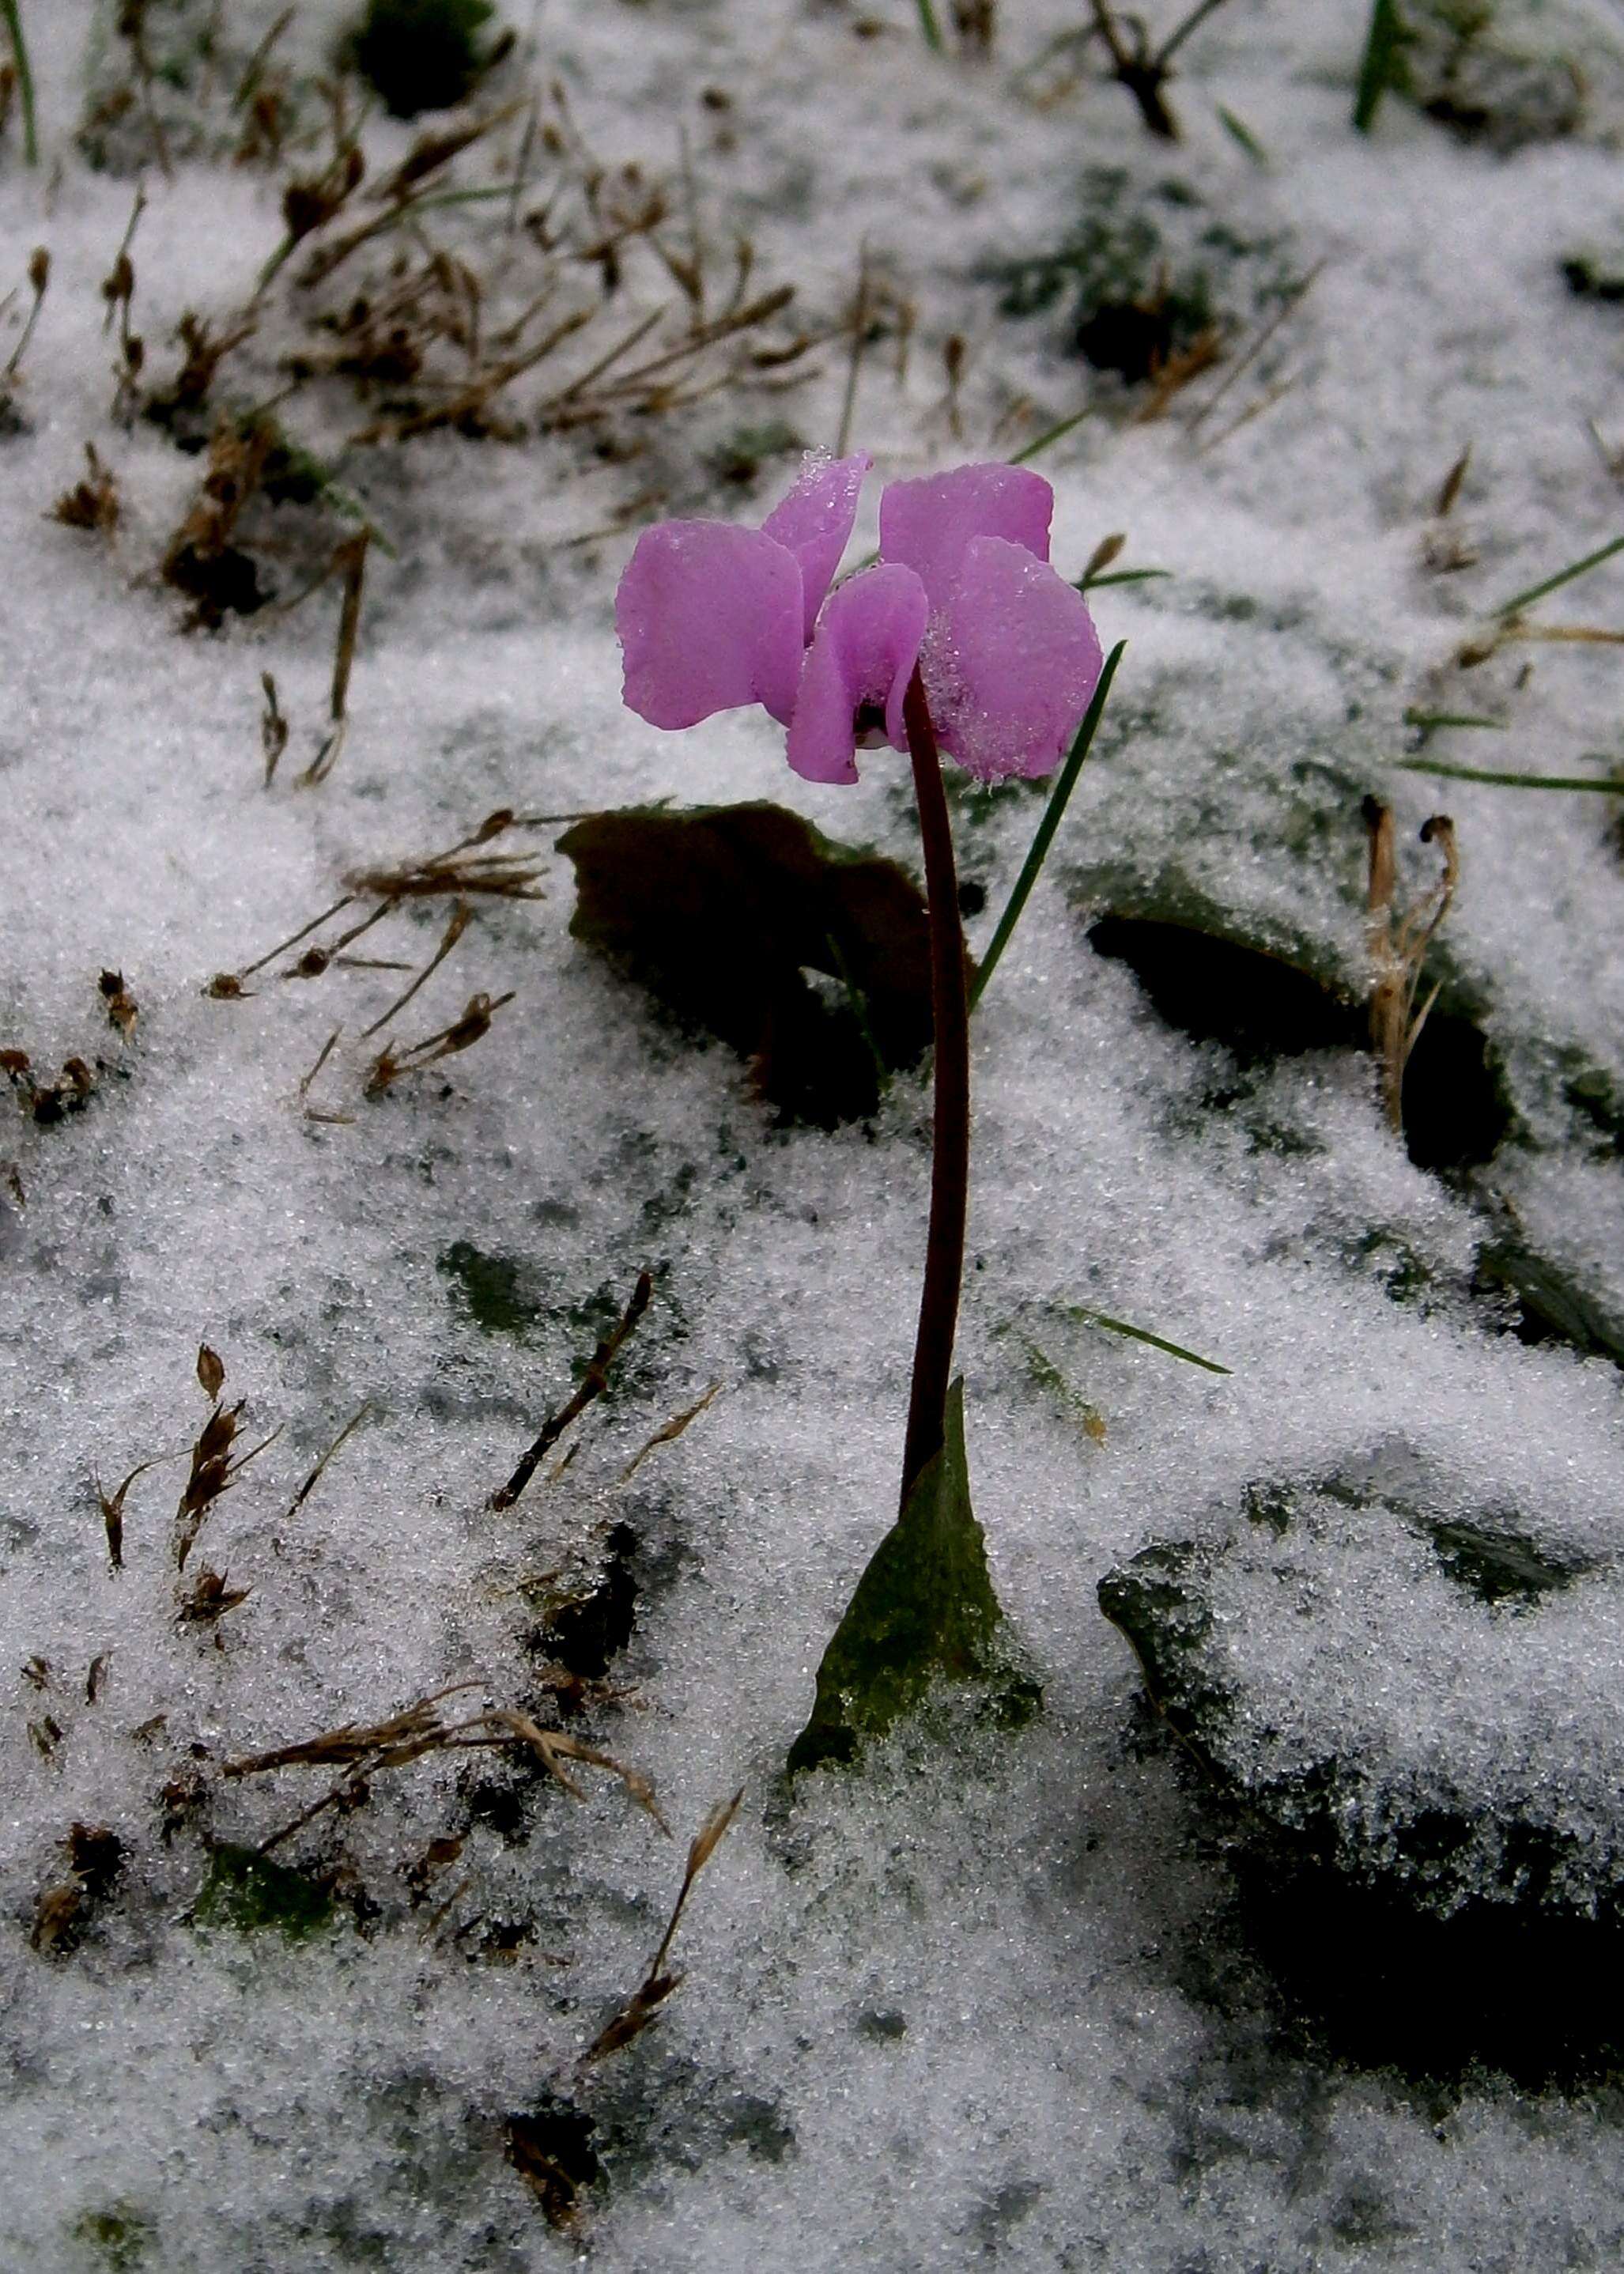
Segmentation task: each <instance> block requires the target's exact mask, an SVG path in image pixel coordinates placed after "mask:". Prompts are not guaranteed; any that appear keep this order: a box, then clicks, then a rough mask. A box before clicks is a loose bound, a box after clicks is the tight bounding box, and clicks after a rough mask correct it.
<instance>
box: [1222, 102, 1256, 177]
mask: <svg viewBox="0 0 1624 2274" xmlns="http://www.w3.org/2000/svg"><path fill="white" fill-rule="evenodd" d="M1218 124H1220V126H1222V129H1223V131H1224V132H1225V133H1226V134H1227V135H1228V136H1229V139H1230V141H1231V142H1235V143H1237V144H1238V145H1239V147H1241V148H1242V149H1243V150H1244V152H1245V153H1246V155H1247V156H1248V157H1249V158H1250V159H1251V161H1252V164H1253V165H1254V166H1267V164H1268V162H1269V154H1268V152H1267V150H1266V149H1265V148H1264V147H1263V145H1262V143H1261V142H1259V139H1258V138H1257V136H1256V135H1255V134H1254V133H1253V132H1252V129H1251V127H1250V126H1248V125H1247V124H1246V122H1245V120H1244V118H1237V117H1236V116H1235V113H1234V112H1233V111H1232V110H1226V109H1224V107H1223V105H1222V103H1220V104H1219V105H1218Z"/></svg>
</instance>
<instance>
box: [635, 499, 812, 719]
mask: <svg viewBox="0 0 1624 2274" xmlns="http://www.w3.org/2000/svg"><path fill="white" fill-rule="evenodd" d="M614 628H615V629H616V631H617V632H618V633H619V634H620V646H621V650H622V651H623V652H624V655H625V658H626V701H627V703H628V705H629V706H630V708H631V709H632V710H634V711H635V712H637V714H638V716H639V717H640V718H643V719H647V720H648V722H649V724H650V727H694V726H697V724H698V723H699V721H700V720H701V719H709V718H710V717H711V715H712V714H713V713H714V712H718V711H733V710H736V709H738V707H739V706H740V705H741V704H748V703H764V704H766V706H767V708H768V710H769V711H771V713H772V715H773V717H774V718H775V719H778V721H779V722H780V723H784V722H786V721H787V719H788V718H789V715H790V712H791V711H792V710H793V707H794V701H795V682H796V679H797V677H798V675H799V673H800V669H801V651H802V647H803V642H802V638H801V570H800V568H799V566H798V565H797V563H796V561H795V557H794V555H793V553H786V551H785V549H784V547H783V546H781V545H775V544H774V543H773V541H772V539H771V538H770V537H768V536H767V535H766V534H765V533H764V532H763V531H761V530H759V529H741V528H739V527H738V526H737V524H736V523H733V522H731V521H662V522H657V523H655V525H654V527H653V528H652V529H645V530H644V531H643V535H642V536H641V537H640V538H638V539H637V544H636V548H635V551H634V552H633V553H632V557H631V559H630V561H628V563H627V568H626V573H625V575H624V576H622V577H621V579H620V590H619V591H618V592H617V593H616V594H615V598H614Z"/></svg>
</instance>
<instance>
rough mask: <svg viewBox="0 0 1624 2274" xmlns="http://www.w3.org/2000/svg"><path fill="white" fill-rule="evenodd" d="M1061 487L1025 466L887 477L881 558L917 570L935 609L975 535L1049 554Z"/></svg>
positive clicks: (946, 593) (955, 578)
mask: <svg viewBox="0 0 1624 2274" xmlns="http://www.w3.org/2000/svg"><path fill="white" fill-rule="evenodd" d="M1054 509H1055V493H1054V492H1053V490H1052V489H1050V487H1049V484H1048V483H1047V482H1046V481H1045V480H1044V478H1043V477H1042V475H1041V474H1034V473H1032V472H1030V471H1028V470H1027V469H1026V467H1025V466H956V467H955V468H954V469H953V471H952V472H951V473H950V474H929V475H927V476H926V477H925V478H924V479H923V480H922V481H917V482H891V483H888V484H887V486H886V488H885V491H884V493H883V496H882V497H881V499H880V558H881V560H882V561H904V562H906V565H907V566H908V567H909V568H910V569H917V571H918V572H919V574H920V576H922V577H923V579H924V583H925V590H926V591H927V592H929V595H930V605H931V606H932V608H944V607H945V606H947V603H948V601H949V599H951V597H952V591H953V587H954V585H955V584H957V583H958V581H959V569H960V568H961V567H962V565H963V562H964V557H965V547H966V546H967V545H968V544H969V543H970V542H971V540H972V539H973V538H977V537H1000V538H1004V542H1005V543H1006V544H1010V545H1019V546H1022V547H1023V548H1024V550H1025V551H1026V552H1027V553H1034V554H1035V555H1036V557H1037V558H1038V559H1039V560H1040V561H1047V560H1048V558H1049V516H1050V515H1051V514H1052V513H1053V512H1054Z"/></svg>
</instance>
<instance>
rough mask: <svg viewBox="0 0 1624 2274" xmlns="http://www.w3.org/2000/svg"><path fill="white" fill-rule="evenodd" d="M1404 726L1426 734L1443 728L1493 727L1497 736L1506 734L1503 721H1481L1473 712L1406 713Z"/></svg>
mask: <svg viewBox="0 0 1624 2274" xmlns="http://www.w3.org/2000/svg"><path fill="white" fill-rule="evenodd" d="M1404 724H1405V725H1406V726H1407V727H1418V728H1419V730H1420V731H1421V733H1422V734H1433V733H1435V732H1436V731H1437V730H1438V729H1439V728H1440V727H1492V728H1493V729H1494V732H1495V733H1496V734H1504V733H1505V732H1506V721H1505V720H1504V719H1480V718H1478V717H1477V714H1476V712H1471V711H1406V712H1405V713H1404Z"/></svg>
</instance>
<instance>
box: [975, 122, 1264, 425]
mask: <svg viewBox="0 0 1624 2274" xmlns="http://www.w3.org/2000/svg"><path fill="white" fill-rule="evenodd" d="M1131 198H1137V201H1135V202H1130V200H1131ZM1081 206H1082V211H1081V214H1080V215H1079V220H1078V222H1077V223H1076V225H1075V227H1074V228H1073V229H1072V230H1071V232H1070V234H1069V235H1068V236H1066V237H1064V238H1063V239H1062V240H1061V242H1060V244H1059V245H1056V247H1055V248H1054V249H1053V251H1052V252H1040V253H1037V254H1034V255H1033V256H1031V257H1029V258H1027V259H1025V260H1005V261H1002V262H1000V263H998V264H996V266H995V267H994V269H993V271H992V275H993V279H994V281H995V282H997V283H999V284H1001V285H1002V286H1003V288H1004V300H1003V305H1004V312H1005V314H1006V315H1011V316H1033V315H1039V314H1041V313H1043V312H1045V311H1047V310H1049V309H1050V308H1053V307H1055V306H1056V305H1057V304H1059V303H1060V302H1061V301H1062V300H1064V299H1065V298H1066V297H1068V296H1070V297H1071V325H1072V344H1073V345H1074V346H1075V347H1076V349H1077V350H1078V351H1079V354H1081V355H1082V356H1083V357H1084V358H1085V359H1086V361H1087V362H1089V363H1091V364H1093V365H1094V366H1095V367H1096V368H1097V369H1099V370H1101V371H1114V372H1117V373H1120V374H1121V376H1122V377H1123V378H1124V380H1128V381H1130V382H1133V381H1135V380H1145V379H1148V378H1150V377H1151V376H1152V375H1153V374H1154V373H1155V372H1157V371H1159V370H1161V369H1162V366H1163V365H1166V364H1167V363H1168V362H1169V360H1170V359H1171V358H1175V357H1177V356H1178V355H1181V354H1182V353H1184V351H1185V350H1187V349H1189V348H1191V347H1192V346H1193V345H1194V343H1196V341H1197V340H1199V339H1200V338H1201V337H1202V336H1203V335H1206V334H1207V333H1209V332H1211V331H1212V330H1214V328H1217V329H1219V330H1222V329H1225V328H1232V327H1233V326H1234V325H1236V324H1237V323H1244V322H1245V321H1248V320H1251V319H1252V317H1253V316H1254V315H1255V314H1256V313H1257V312H1259V309H1260V308H1261V307H1263V306H1266V305H1268V304H1269V303H1270V302H1271V301H1273V300H1274V299H1276V298H1278V297H1279V296H1280V295H1281V294H1282V293H1284V292H1287V291H1289V290H1292V289H1294V286H1293V279H1292V277H1291V275H1290V273H1289V268H1288V267H1287V265H1286V264H1285V262H1284V260H1283V259H1282V246H1283V244H1284V240H1283V239H1282V238H1281V237H1245V236H1243V235H1242V234H1240V233H1239V232H1237V230H1234V229H1232V228H1230V227H1229V225H1228V224H1227V223H1224V222H1218V221H1214V220H1211V219H1208V218H1205V215H1206V207H1205V201H1204V200H1203V199H1202V198H1201V196H1200V194H1199V192H1198V191H1196V190H1195V189H1193V188H1192V186H1191V185H1190V184H1187V183H1184V182H1181V181H1163V182H1162V183H1160V184H1157V186H1156V189H1155V191H1154V194H1153V196H1152V197H1148V198H1147V197H1146V196H1145V194H1144V193H1143V192H1137V193H1136V192H1134V190H1133V186H1132V183H1131V179H1130V177H1129V175H1128V174H1127V172H1126V171H1125V170H1124V169H1122V168H1120V167H1105V166H1095V167H1090V168H1089V169H1087V171H1086V173H1085V175H1084V177H1083V183H1082V198H1081Z"/></svg>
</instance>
